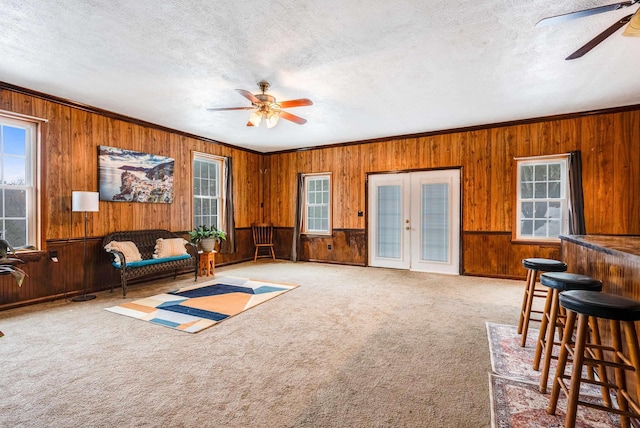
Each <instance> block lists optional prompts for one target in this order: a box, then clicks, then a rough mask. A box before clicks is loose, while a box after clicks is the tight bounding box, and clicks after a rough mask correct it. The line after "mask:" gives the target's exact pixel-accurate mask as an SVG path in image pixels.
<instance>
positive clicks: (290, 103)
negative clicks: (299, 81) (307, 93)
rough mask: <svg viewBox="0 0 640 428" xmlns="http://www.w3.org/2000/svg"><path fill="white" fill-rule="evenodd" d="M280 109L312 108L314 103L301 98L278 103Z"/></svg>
mask: <svg viewBox="0 0 640 428" xmlns="http://www.w3.org/2000/svg"><path fill="white" fill-rule="evenodd" d="M278 104H279V105H280V108H291V107H302V106H312V105H313V101H311V100H310V99H309V98H300V99H299V100H289V101H282V102H279V103H278Z"/></svg>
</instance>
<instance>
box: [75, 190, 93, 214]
mask: <svg viewBox="0 0 640 428" xmlns="http://www.w3.org/2000/svg"><path fill="white" fill-rule="evenodd" d="M99 195H100V193H98V192H71V211H80V212H86V211H98V207H99V206H100V203H99V199H98V198H99Z"/></svg>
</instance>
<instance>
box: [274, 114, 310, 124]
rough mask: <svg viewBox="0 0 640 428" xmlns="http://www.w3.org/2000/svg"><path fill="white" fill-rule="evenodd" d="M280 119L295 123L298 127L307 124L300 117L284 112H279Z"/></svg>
mask: <svg viewBox="0 0 640 428" xmlns="http://www.w3.org/2000/svg"><path fill="white" fill-rule="evenodd" d="M280 117H281V118H283V119H286V120H289V121H291V122H295V123H297V124H298V125H304V124H305V123H307V119H303V118H301V117H300V116H296V115H295V114H291V113H287V112H286V111H281V112H280Z"/></svg>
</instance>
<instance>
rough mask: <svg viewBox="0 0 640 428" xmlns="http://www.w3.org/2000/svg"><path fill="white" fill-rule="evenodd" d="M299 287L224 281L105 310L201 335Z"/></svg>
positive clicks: (235, 280)
mask: <svg viewBox="0 0 640 428" xmlns="http://www.w3.org/2000/svg"><path fill="white" fill-rule="evenodd" d="M296 287H298V285H297V284H282V283H275V282H268V281H259V280H254V279H246V278H236V277H221V278H216V279H214V280H213V281H212V282H208V283H206V284H198V285H194V286H189V287H184V288H180V289H178V290H174V291H170V292H167V293H162V294H158V295H155V296H151V297H147V298H144V299H140V300H136V301H133V302H127V303H122V304H121V305H118V306H113V307H111V308H105V309H106V310H107V311H110V312H114V313H117V314H121V315H126V316H129V317H132V318H136V319H139V320H143V321H149V322H152V323H155V324H160V325H163V326H165V327H171V328H173V329H176V330H181V331H186V332H187V333H197V332H199V331H202V330H204V329H206V328H208V327H211V326H213V325H215V324H217V323H219V322H220V321H224V320H225V319H227V318H230V317H232V316H234V315H237V314H239V313H241V312H244V311H246V310H247V309H251V308H253V307H255V306H257V305H259V304H260V303H263V302H266V301H267V300H270V299H273V298H274V297H277V296H279V295H281V294H283V293H286V292H287V291H290V290H293V289H294V288H296Z"/></svg>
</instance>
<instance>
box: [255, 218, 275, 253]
mask: <svg viewBox="0 0 640 428" xmlns="http://www.w3.org/2000/svg"><path fill="white" fill-rule="evenodd" d="M251 231H252V232H253V245H255V247H256V252H255V254H254V255H253V261H254V262H255V261H256V260H257V259H258V252H259V251H260V249H261V248H268V249H269V250H270V251H271V258H273V260H275V259H276V254H275V252H274V251H273V224H271V223H258V224H256V223H252V224H251ZM260 257H269V254H266V255H262V256H260Z"/></svg>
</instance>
